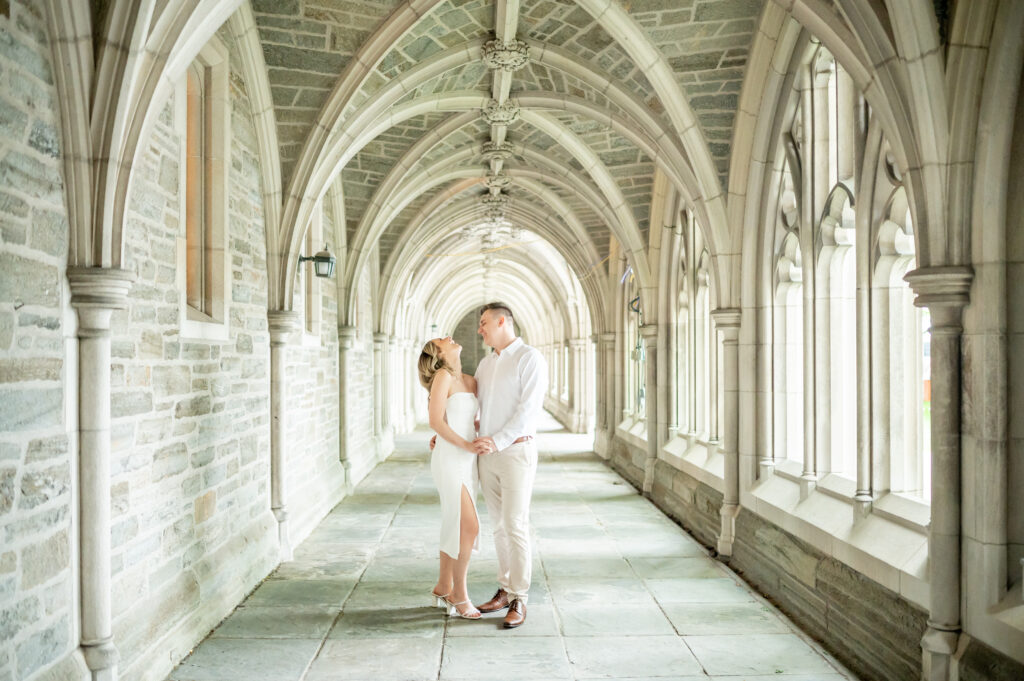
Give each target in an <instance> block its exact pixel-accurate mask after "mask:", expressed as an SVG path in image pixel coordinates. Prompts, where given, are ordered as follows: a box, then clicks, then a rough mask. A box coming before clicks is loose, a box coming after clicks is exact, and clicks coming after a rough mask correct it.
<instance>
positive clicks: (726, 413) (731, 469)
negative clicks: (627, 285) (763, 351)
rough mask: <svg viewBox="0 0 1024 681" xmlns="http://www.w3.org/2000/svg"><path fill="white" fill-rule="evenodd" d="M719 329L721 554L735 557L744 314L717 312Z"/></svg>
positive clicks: (719, 549)
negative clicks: (722, 471)
mask: <svg viewBox="0 0 1024 681" xmlns="http://www.w3.org/2000/svg"><path fill="white" fill-rule="evenodd" d="M711 318H712V319H713V320H714V322H715V328H717V329H718V330H719V331H720V332H721V333H722V373H723V374H724V375H723V376H722V383H723V388H724V399H723V401H722V407H723V414H722V418H721V419H720V420H719V423H721V425H722V429H721V439H722V445H721V447H722V456H723V458H724V459H725V471H724V472H725V481H724V487H725V489H724V493H723V495H722V497H723V498H722V509H721V511H720V515H721V518H722V528H721V531H720V532H719V535H718V547H717V548H718V554H719V556H722V557H729V556H731V555H732V544H733V540H734V539H735V538H736V516H737V514H738V513H739V510H740V460H739V447H737V444H738V442H739V413H740V401H739V395H740V385H739V338H740V311H739V310H738V309H736V308H725V309H719V310H715V311H714V312H712V313H711Z"/></svg>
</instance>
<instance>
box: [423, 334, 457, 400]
mask: <svg viewBox="0 0 1024 681" xmlns="http://www.w3.org/2000/svg"><path fill="white" fill-rule="evenodd" d="M416 368H417V370H418V371H419V375H420V385H422V386H423V387H424V388H426V389H427V390H430V384H431V383H432V382H433V380H434V376H435V375H436V374H437V372H438V371H441V370H442V369H444V370H445V371H447V372H448V373H450V374H451V375H452V376H454V375H455V368H454V367H452V365H450V364H448V362H446V361H444V358H443V357H441V349H440V348H439V347H437V343H435V342H434V341H432V340H429V341H427V344H426V345H424V346H423V350H422V351H421V352H420V359H419V361H418V362H417V363H416Z"/></svg>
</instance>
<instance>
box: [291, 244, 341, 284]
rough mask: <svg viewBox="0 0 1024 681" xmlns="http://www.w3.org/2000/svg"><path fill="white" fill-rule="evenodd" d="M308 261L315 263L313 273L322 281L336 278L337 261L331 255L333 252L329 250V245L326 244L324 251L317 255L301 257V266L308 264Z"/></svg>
mask: <svg viewBox="0 0 1024 681" xmlns="http://www.w3.org/2000/svg"><path fill="white" fill-rule="evenodd" d="M307 260H312V261H313V271H314V272H316V276H318V277H320V278H321V279H329V278H330V277H332V276H334V263H335V262H337V259H336V258H335V257H334V256H333V255H331V252H330V251H328V250H327V244H324V250H322V251H320V252H319V253H317V254H316V255H312V256H306V255H300V256H299V264H300V265H301V264H302V263H304V262H306V261H307Z"/></svg>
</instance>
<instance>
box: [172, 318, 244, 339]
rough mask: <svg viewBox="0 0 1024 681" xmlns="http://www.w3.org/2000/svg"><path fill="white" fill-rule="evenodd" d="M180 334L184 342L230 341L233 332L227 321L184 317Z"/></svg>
mask: <svg viewBox="0 0 1024 681" xmlns="http://www.w3.org/2000/svg"><path fill="white" fill-rule="evenodd" d="M178 336H179V339H180V340H181V341H184V342H189V341H191V342H199V343H218V344H224V343H230V342H231V334H230V333H229V331H228V325H227V322H212V321H211V322H207V321H200V320H197V319H183V320H181V326H180V329H179V331H178Z"/></svg>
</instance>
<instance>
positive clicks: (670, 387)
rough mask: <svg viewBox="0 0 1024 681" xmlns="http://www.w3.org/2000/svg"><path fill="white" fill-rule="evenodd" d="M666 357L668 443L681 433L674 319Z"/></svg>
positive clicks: (663, 360) (667, 331)
mask: <svg viewBox="0 0 1024 681" xmlns="http://www.w3.org/2000/svg"><path fill="white" fill-rule="evenodd" d="M665 328H666V338H665V350H664V352H665V357H664V358H663V359H662V365H663V366H664V369H665V377H666V380H665V381H664V383H665V441H666V442H668V441H669V440H671V439H672V438H674V437H675V436H676V434H677V433H678V432H679V346H678V343H679V320H678V319H672V320H671V321H670V322H669V323H668V324H667V325H666V327H665Z"/></svg>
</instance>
